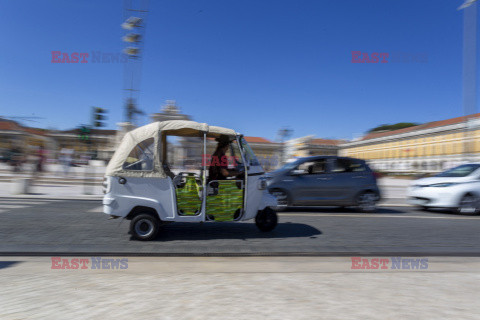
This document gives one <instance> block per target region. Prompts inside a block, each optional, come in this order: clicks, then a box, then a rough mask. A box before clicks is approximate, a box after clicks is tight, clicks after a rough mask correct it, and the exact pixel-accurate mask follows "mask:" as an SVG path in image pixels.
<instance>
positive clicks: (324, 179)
mask: <svg viewBox="0 0 480 320" xmlns="http://www.w3.org/2000/svg"><path fill="white" fill-rule="evenodd" d="M317 180H323V181H326V180H332V178H317Z"/></svg>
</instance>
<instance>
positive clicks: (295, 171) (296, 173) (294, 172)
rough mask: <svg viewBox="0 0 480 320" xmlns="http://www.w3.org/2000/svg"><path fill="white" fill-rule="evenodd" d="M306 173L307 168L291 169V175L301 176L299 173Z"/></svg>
mask: <svg viewBox="0 0 480 320" xmlns="http://www.w3.org/2000/svg"><path fill="white" fill-rule="evenodd" d="M304 173H305V170H292V171H290V175H291V176H299V175H301V174H304Z"/></svg>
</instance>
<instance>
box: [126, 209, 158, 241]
mask: <svg viewBox="0 0 480 320" xmlns="http://www.w3.org/2000/svg"><path fill="white" fill-rule="evenodd" d="M159 228H160V221H159V220H158V218H156V217H154V216H152V215H150V214H139V215H137V216H135V217H134V218H133V219H132V221H131V222H130V234H131V235H132V236H133V237H134V238H135V239H137V240H142V241H149V240H153V239H155V237H156V236H157V234H158V230H159Z"/></svg>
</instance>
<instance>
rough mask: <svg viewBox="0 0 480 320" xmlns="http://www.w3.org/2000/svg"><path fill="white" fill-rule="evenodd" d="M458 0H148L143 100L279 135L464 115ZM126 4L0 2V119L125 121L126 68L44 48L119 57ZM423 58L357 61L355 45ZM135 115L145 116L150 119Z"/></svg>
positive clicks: (336, 133) (353, 130)
mask: <svg viewBox="0 0 480 320" xmlns="http://www.w3.org/2000/svg"><path fill="white" fill-rule="evenodd" d="M461 3H462V1H461V0H448V1H447V0H442V1H432V0H430V1H426V0H418V1H417V0H415V1H414V0H408V1H407V0H398V1H394V0H382V1H376V0H368V1H358V0H356V1H333V0H328V1H326V0H325V1H323V0H308V1H307V0H289V1H279V0H271V1H270V0H269V1H266V0H262V1H258V0H255V1H253V0H242V1H238V0H237V1H232V0H196V1H186V0H161V1H150V7H149V9H150V14H149V17H148V24H147V29H146V32H147V36H146V44H145V52H144V64H143V78H142V85H141V89H142V94H141V99H140V107H141V108H142V109H143V110H145V111H146V112H147V113H153V112H158V111H159V109H160V106H161V105H163V104H164V101H165V100H167V99H174V100H177V103H178V104H179V106H180V107H181V108H182V111H184V112H185V113H187V114H190V115H192V116H193V119H194V120H196V121H200V122H207V123H210V124H215V125H221V126H226V127H231V128H234V129H236V130H237V131H240V132H243V133H245V134H246V135H250V136H263V137H266V138H270V139H274V138H275V137H276V133H277V130H278V129H279V128H280V127H282V126H288V127H290V128H291V129H293V130H294V137H299V136H304V135H309V134H314V135H316V136H318V137H325V138H352V136H353V135H354V134H359V133H363V132H365V131H366V130H368V129H369V128H372V127H374V126H377V125H379V124H383V123H395V122H402V121H412V122H427V121H433V120H440V119H445V118H450V117H456V116H460V115H462V28H463V13H462V12H459V11H457V10H456V8H457V7H458V6H459V5H460V4H461ZM122 20H123V1H93V0H82V1H65V0H50V1H36V0H29V1H26V0H23V1H14V0H0V26H1V30H2V39H1V41H2V46H1V48H2V50H1V54H0V57H1V59H0V115H4V116H29V115H36V116H41V117H44V118H45V119H43V120H40V122H39V123H37V124H35V123H30V125H36V126H39V127H53V128H58V129H67V128H73V127H75V126H77V125H79V124H80V123H86V122H88V119H89V112H90V106H100V107H105V108H107V109H109V117H110V118H109V121H108V122H109V128H115V127H116V126H115V123H117V122H119V121H122V117H123V111H122V83H123V81H122V79H123V66H122V65H121V64H118V63H117V64H92V63H87V64H53V63H51V51H53V50H58V51H62V52H69V53H72V52H91V51H93V50H100V51H103V52H120V51H121V49H122V46H123V44H122V41H121V36H122V35H123V33H124V32H123V30H122V29H121V28H120V24H121V23H122V22H123V21H122ZM352 51H363V52H369V53H373V52H389V53H393V52H406V53H409V54H421V53H423V54H427V56H428V62H427V63H392V62H389V63H386V64H381V63H378V64H353V63H351V59H352V57H351V52H352ZM146 121H147V119H146V118H144V119H143V122H144V123H146Z"/></svg>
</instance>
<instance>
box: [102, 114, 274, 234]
mask: <svg viewBox="0 0 480 320" xmlns="http://www.w3.org/2000/svg"><path fill="white" fill-rule="evenodd" d="M171 137H177V138H176V139H182V141H184V142H185V141H187V142H188V141H192V139H193V140H195V141H196V146H197V147H200V148H201V149H203V150H201V152H202V153H203V155H202V160H203V161H201V162H202V163H201V165H199V167H198V168H196V169H197V170H189V171H184V172H177V173H174V172H173V171H175V170H173V169H174V168H171V165H170V164H169V162H168V161H169V160H170V159H172V155H171V154H169V153H171V152H173V151H172V149H173V148H171V147H170V145H171V144H170V143H169V142H168V141H171V139H172V138H171ZM178 137H180V138H178ZM226 137H227V138H228V139H229V141H230V152H231V153H232V155H233V154H234V153H235V152H237V153H238V154H234V155H233V156H234V157H235V158H236V159H237V160H235V163H234V165H235V170H236V171H235V173H238V174H237V175H235V176H233V177H231V179H228V178H227V179H223V180H211V179H209V177H208V169H209V165H213V164H212V163H210V161H205V160H207V159H206V158H207V156H206V155H207V143H210V144H211V143H212V142H214V139H219V138H223V139H225V138H226ZM189 139H190V140H189ZM177 157H178V155H177ZM183 158H184V160H188V159H185V158H186V157H185V156H183ZM215 160H218V159H213V160H212V161H215ZM104 192H105V196H104V198H103V211H104V213H106V214H108V215H110V216H111V217H112V218H124V219H128V220H130V221H131V222H130V233H131V235H132V236H133V237H134V238H136V239H138V240H152V239H154V238H155V237H156V236H157V234H158V232H159V228H160V226H161V225H163V224H166V223H168V222H175V221H178V222H218V221H245V220H249V219H253V218H255V222H256V225H257V227H258V228H259V229H260V230H261V231H271V230H273V229H274V228H275V227H276V225H277V214H276V212H275V208H276V206H277V201H276V198H275V197H274V196H273V195H271V194H270V193H269V192H268V190H267V188H266V180H265V177H264V172H263V169H262V167H261V165H260V163H259V162H258V160H257V158H256V157H255V154H254V153H253V152H252V149H251V148H250V146H249V145H248V144H247V142H246V141H245V139H244V138H243V136H242V135H241V134H238V133H236V132H235V131H234V130H231V129H227V128H221V127H216V126H209V125H207V124H205V123H198V122H194V121H183V120H172V121H163V122H154V123H151V124H149V125H146V126H143V127H140V128H137V129H135V130H132V131H130V132H128V133H127V134H126V135H125V136H124V138H123V140H122V141H121V143H120V145H119V146H118V148H117V149H116V151H115V153H114V155H113V157H112V159H111V160H110V162H109V164H108V166H107V169H106V173H105V178H104Z"/></svg>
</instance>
